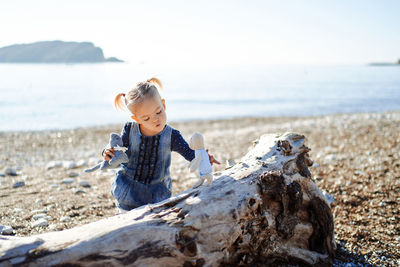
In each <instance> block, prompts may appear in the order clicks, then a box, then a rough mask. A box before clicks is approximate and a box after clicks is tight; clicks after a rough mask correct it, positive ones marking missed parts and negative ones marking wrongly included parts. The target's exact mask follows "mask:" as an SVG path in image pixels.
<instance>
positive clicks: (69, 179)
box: [61, 178, 75, 184]
mask: <svg viewBox="0 0 400 267" xmlns="http://www.w3.org/2000/svg"><path fill="white" fill-rule="evenodd" d="M73 182H75V179H74V178H65V179H62V181H61V183H62V184H72V183H73Z"/></svg>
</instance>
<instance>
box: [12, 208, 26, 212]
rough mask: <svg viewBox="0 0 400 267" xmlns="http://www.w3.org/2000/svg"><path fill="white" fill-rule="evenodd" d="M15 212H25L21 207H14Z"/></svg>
mask: <svg viewBox="0 0 400 267" xmlns="http://www.w3.org/2000/svg"><path fill="white" fill-rule="evenodd" d="M14 212H15V213H23V212H24V210H23V209H21V208H14Z"/></svg>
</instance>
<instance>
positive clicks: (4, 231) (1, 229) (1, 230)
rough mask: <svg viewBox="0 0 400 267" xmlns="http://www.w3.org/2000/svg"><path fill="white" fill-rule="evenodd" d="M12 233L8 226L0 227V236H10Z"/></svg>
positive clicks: (12, 230)
mask: <svg viewBox="0 0 400 267" xmlns="http://www.w3.org/2000/svg"><path fill="white" fill-rule="evenodd" d="M13 233H14V229H13V228H12V227H11V226H8V225H0V234H2V235H12V234H13Z"/></svg>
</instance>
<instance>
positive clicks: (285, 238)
mask: <svg viewBox="0 0 400 267" xmlns="http://www.w3.org/2000/svg"><path fill="white" fill-rule="evenodd" d="M304 140H305V138H304V136H301V135H298V134H289V133H288V134H284V135H282V136H272V135H264V136H262V137H261V138H260V140H259V141H257V142H256V143H257V144H256V145H255V147H254V148H253V149H252V150H251V151H250V152H249V153H248V154H247V155H246V156H245V157H243V158H242V160H241V161H240V162H239V163H237V164H235V165H234V166H232V167H231V168H229V169H227V170H225V171H223V172H222V173H220V174H214V176H215V180H214V182H213V183H212V185H211V186H209V187H206V186H201V187H199V188H197V189H190V190H187V191H185V192H182V193H180V194H178V195H176V196H174V197H172V198H170V199H168V200H165V201H163V202H161V203H157V204H154V205H147V206H143V207H140V208H138V209H135V210H133V211H131V212H129V213H126V214H122V215H117V216H114V217H110V218H107V219H104V220H100V221H97V222H93V223H90V224H87V225H84V226H81V227H76V228H73V229H69V230H65V231H62V232H52V233H46V234H40V235H35V236H31V237H8V236H1V237H0V265H1V266H7V265H11V264H18V265H22V266H25V265H29V266H67V265H68V266H103V265H107V266H126V265H130V266H219V265H220V266H221V265H222V266H233V265H239V266H240V265H242V266H245V265H251V266H258V265H259V266H261V265H263V266H265V265H268V264H271V265H273V264H278V263H300V264H309V265H314V264H330V263H332V260H333V257H334V251H335V241H334V234H333V217H332V213H331V209H330V206H329V204H328V202H327V200H326V199H325V198H324V196H323V194H322V192H321V191H320V189H319V188H318V187H317V186H316V184H315V183H314V182H313V181H312V179H311V174H310V171H309V170H308V166H310V165H311V164H312V161H311V160H310V159H309V157H308V154H307V152H308V151H309V149H308V148H307V147H306V146H305V145H304Z"/></svg>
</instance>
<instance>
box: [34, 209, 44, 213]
mask: <svg viewBox="0 0 400 267" xmlns="http://www.w3.org/2000/svg"><path fill="white" fill-rule="evenodd" d="M38 213H47V210H45V209H43V210H32V214H38Z"/></svg>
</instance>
